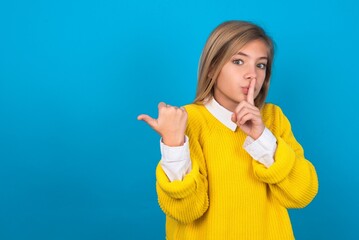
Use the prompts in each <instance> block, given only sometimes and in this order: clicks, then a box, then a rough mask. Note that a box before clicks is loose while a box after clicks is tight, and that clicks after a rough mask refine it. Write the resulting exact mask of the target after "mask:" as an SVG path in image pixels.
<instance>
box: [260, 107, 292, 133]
mask: <svg viewBox="0 0 359 240" xmlns="http://www.w3.org/2000/svg"><path fill="white" fill-rule="evenodd" d="M261 113H262V118H263V122H264V123H265V125H266V126H267V127H268V128H269V129H271V130H272V131H278V130H279V131H280V130H283V129H286V128H288V127H289V128H290V123H289V121H288V119H287V117H286V116H285V114H284V113H283V111H282V109H281V108H280V107H279V106H278V105H276V104H273V103H265V105H264V106H263V107H262V109H261Z"/></svg>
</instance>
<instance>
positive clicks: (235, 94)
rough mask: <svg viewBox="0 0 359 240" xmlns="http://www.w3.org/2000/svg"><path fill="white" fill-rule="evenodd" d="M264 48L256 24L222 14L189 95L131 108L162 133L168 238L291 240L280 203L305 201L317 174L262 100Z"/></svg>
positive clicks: (159, 173)
mask: <svg viewBox="0 0 359 240" xmlns="http://www.w3.org/2000/svg"><path fill="white" fill-rule="evenodd" d="M273 54H274V49H273V42H272V40H271V38H270V37H269V36H267V35H266V33H265V32H264V31H263V29H262V28H260V27H259V26H257V25H254V24H252V23H249V22H243V21H229V22H224V23H222V24H221V25H219V26H218V27H217V28H216V29H215V30H214V31H213V32H212V33H211V35H210V36H209V38H208V40H207V43H206V45H205V47H204V50H203V53H202V56H201V61H200V66H199V74H198V86H197V93H196V98H195V100H194V103H193V104H189V105H187V106H185V107H181V108H178V107H175V106H170V105H168V104H165V103H163V102H162V103H160V104H159V105H158V112H159V115H158V118H157V119H153V118H151V117H150V116H148V115H145V114H141V115H140V116H138V119H139V120H144V121H145V122H146V123H148V124H149V125H150V126H151V127H152V128H153V129H154V130H155V131H157V132H158V133H159V134H160V135H161V137H162V138H161V142H160V146H161V153H162V159H161V161H160V163H159V164H158V167H157V169H156V177H157V184H156V189H157V194H158V200H159V205H160V207H161V208H162V210H163V211H164V213H165V214H166V238H167V239H168V240H172V239H176V240H177V239H180V240H181V239H183V240H184V239H185V240H192V239H220V240H222V239H224V240H231V239H236V240H237V239H245V240H254V239H268V240H269V239H273V240H283V239H294V234H293V231H292V227H291V223H290V219H289V216H288V212H287V208H302V207H305V206H306V205H307V204H309V203H310V202H311V201H312V199H313V198H314V197H315V195H316V194H317V191H318V179H317V175H316V171H315V168H314V167H313V165H312V164H311V163H310V162H309V161H308V160H307V159H305V157H304V152H303V149H302V147H301V145H300V144H299V143H298V142H297V141H296V139H295V137H294V136H293V133H292V130H291V126H290V123H289V121H288V119H287V118H286V116H285V115H284V114H283V112H282V111H281V109H280V108H279V107H278V106H276V105H274V104H269V103H265V102H264V101H265V98H266V96H267V92H268V87H269V79H270V75H271V69H272V63H273Z"/></svg>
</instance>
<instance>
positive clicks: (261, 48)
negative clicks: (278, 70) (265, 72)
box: [232, 39, 269, 57]
mask: <svg viewBox="0 0 359 240" xmlns="http://www.w3.org/2000/svg"><path fill="white" fill-rule="evenodd" d="M238 53H244V54H246V55H249V56H251V55H253V56H260V57H268V55H269V47H268V45H267V43H266V42H265V41H264V40H262V39H255V40H251V41H249V42H247V43H245V44H243V43H242V44H236V45H235V46H233V51H232V55H235V54H238Z"/></svg>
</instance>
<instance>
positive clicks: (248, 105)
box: [232, 79, 265, 139]
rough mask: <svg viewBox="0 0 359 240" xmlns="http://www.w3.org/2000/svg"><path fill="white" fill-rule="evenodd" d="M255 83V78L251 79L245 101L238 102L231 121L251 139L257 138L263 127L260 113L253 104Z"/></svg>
mask: <svg viewBox="0 0 359 240" xmlns="http://www.w3.org/2000/svg"><path fill="white" fill-rule="evenodd" d="M255 85H256V79H253V80H252V81H251V83H250V85H249V89H248V95H247V101H242V102H240V103H239V104H238V106H237V107H236V109H235V110H234V113H233V114H232V121H233V122H235V123H236V124H237V125H238V127H239V128H240V129H241V130H242V131H243V132H244V133H245V134H247V135H248V136H250V137H251V138H253V139H257V138H259V137H260V136H261V135H262V133H263V131H264V129H265V126H264V123H263V121H262V115H261V113H260V111H259V109H258V108H257V107H256V106H255V105H254V87H255Z"/></svg>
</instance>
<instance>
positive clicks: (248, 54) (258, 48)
mask: <svg viewBox="0 0 359 240" xmlns="http://www.w3.org/2000/svg"><path fill="white" fill-rule="evenodd" d="M267 52H268V48H267V45H266V44H265V43H264V42H263V41H262V40H253V41H251V42H249V43H247V44H246V45H244V46H243V47H242V48H241V49H239V50H238V52H237V53H236V54H235V55H233V56H232V57H231V58H230V60H229V61H228V62H227V63H226V64H225V65H224V66H223V68H222V69H221V71H220V73H219V75H218V78H217V81H216V83H215V86H214V98H215V99H216V101H217V102H218V103H219V104H221V105H222V106H223V107H225V108H226V109H228V110H229V111H232V112H233V111H234V110H235V108H236V107H237V105H238V104H239V103H240V102H241V101H244V100H247V94H248V88H249V85H250V83H251V81H252V80H253V79H255V80H256V85H255V89H254V98H256V97H257V95H258V93H259V91H260V89H261V88H262V85H263V82H264V79H265V76H266V66H267V62H268V53H267Z"/></svg>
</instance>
